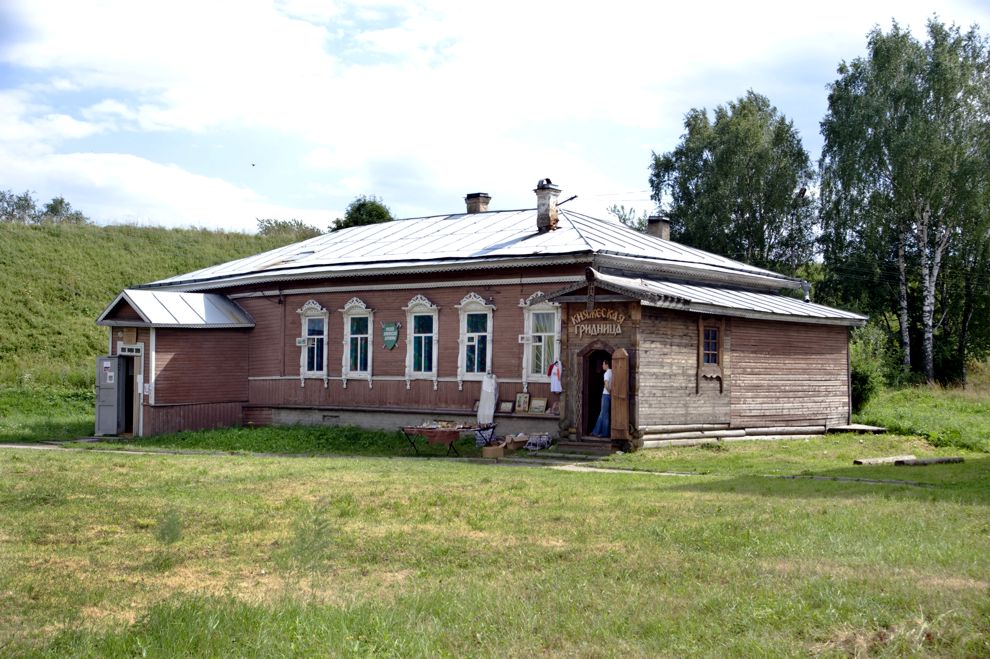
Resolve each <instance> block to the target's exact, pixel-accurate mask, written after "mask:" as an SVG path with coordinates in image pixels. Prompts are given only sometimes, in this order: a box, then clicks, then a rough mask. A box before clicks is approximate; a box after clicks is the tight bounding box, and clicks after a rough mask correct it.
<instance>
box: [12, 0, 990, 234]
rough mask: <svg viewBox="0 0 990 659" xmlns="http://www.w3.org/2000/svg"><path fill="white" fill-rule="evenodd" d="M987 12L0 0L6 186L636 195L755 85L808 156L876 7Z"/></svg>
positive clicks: (198, 195)
mask: <svg viewBox="0 0 990 659" xmlns="http://www.w3.org/2000/svg"><path fill="white" fill-rule="evenodd" d="M936 13H937V16H938V18H939V19H940V20H942V21H944V22H946V23H955V24H958V25H960V26H961V27H963V28H968V27H969V26H971V25H973V24H979V25H980V26H982V27H983V32H984V33H987V32H988V31H990V3H988V2H986V1H985V0H984V1H982V2H966V1H958V0H949V1H942V2H937V3H933V2H927V3H926V2H916V1H914V0H894V1H888V0H875V1H874V0H867V1H865V2H864V1H863V0H855V1H852V0H835V1H833V2H830V3H804V4H801V3H799V4H794V3H791V2H763V3H760V2H750V3H746V2H738V0H733V1H722V0H715V1H711V2H706V3H699V2H679V3H676V4H672V3H667V2H656V1H654V2H647V1H645V0H644V1H640V2H627V1H625V0H613V1H612V2H608V3H602V2H595V3H591V2H587V3H584V2H574V1H573V0H571V1H570V2H550V1H548V2H539V1H536V2H534V1H532V0H530V1H528V2H521V1H518V0H500V1H499V2H486V3H475V2H470V1H467V0H423V1H418V0H408V1H407V0H402V1H389V0H384V1H381V2H376V1H369V2H349V1H340V2H338V1H331V0H327V1H322V0H169V1H168V2H163V1H160V0H159V1H157V2H153V1H150V0H92V1H88V2H80V1H79V0H65V1H62V0H0V190H13V191H14V192H22V191H24V190H31V191H33V192H34V193H35V196H36V198H37V199H39V200H40V201H41V202H42V203H44V202H45V201H47V200H49V199H51V198H52V197H54V196H63V197H65V198H66V199H67V200H68V201H69V202H70V203H71V204H72V206H73V208H75V209H77V210H81V211H82V212H83V213H85V214H86V215H87V216H89V217H90V218H91V219H92V220H94V221H96V222H97V223H100V224H112V223H122V222H126V223H133V224H139V225H156V226H196V227H207V228H215V229H226V230H232V231H247V232H251V231H254V230H255V228H256V226H257V219H258V218H276V219H299V220H302V221H304V222H306V223H309V224H312V225H314V226H317V227H320V228H322V229H325V228H326V227H327V225H328V224H330V223H331V222H332V221H333V220H334V219H335V218H338V217H341V216H342V215H343V213H344V210H345V209H346V207H347V205H348V203H350V202H351V201H352V200H353V199H354V198H355V197H357V196H358V195H375V196H378V197H379V198H381V199H382V200H383V201H384V202H385V203H386V204H387V205H388V206H389V207H390V209H391V210H392V212H393V214H394V215H395V216H396V217H416V216H422V215H435V214H443V213H454V212H462V210H463V208H464V200H463V198H464V196H465V195H466V194H468V193H471V192H487V193H488V194H490V195H491V196H492V202H491V206H490V208H491V209H492V210H503V209H517V208H532V207H534V206H535V203H536V202H535V195H534V194H533V189H534V188H535V187H536V183H537V181H538V180H540V179H542V178H550V179H552V180H553V182H554V183H555V184H557V185H559V186H560V187H561V188H562V190H563V192H562V195H561V199H564V198H567V197H571V196H572V195H577V198H576V199H574V200H572V201H569V202H567V206H565V207H566V208H571V209H573V210H577V211H581V212H584V213H588V214H590V215H594V216H597V217H608V213H607V208H608V207H609V206H610V205H612V204H621V205H624V206H626V207H627V208H634V209H636V210H637V211H639V212H642V211H651V210H652V209H653V208H654V206H653V203H652V202H651V201H650V198H649V197H650V193H649V171H648V168H649V165H650V163H651V161H652V154H653V153H654V152H656V153H663V152H666V151H670V150H672V149H673V148H674V147H675V146H676V145H677V143H678V141H679V139H680V137H681V135H682V133H683V118H684V115H685V114H686V113H687V112H688V111H689V110H691V109H692V108H708V109H709V110H711V109H714V108H715V107H716V106H718V105H723V104H725V103H727V102H729V101H732V100H735V99H737V98H739V97H740V96H742V95H744V94H745V93H746V91H747V90H749V89H752V90H754V91H756V92H758V93H761V94H764V95H766V96H767V97H768V98H769V99H770V101H771V102H772V103H773V104H774V105H775V106H776V107H777V109H778V110H779V111H780V112H781V113H783V114H784V115H785V116H787V117H788V118H790V119H791V120H792V121H793V122H794V125H795V127H796V128H797V130H798V132H799V133H800V135H801V138H802V140H803V142H804V145H805V148H806V149H807V150H808V151H809V153H810V155H811V157H812V158H813V159H815V160H816V161H817V158H818V155H819V152H820V150H821V136H820V134H819V130H818V127H819V122H820V121H821V119H822V117H823V116H824V114H825V112H826V109H827V94H828V85H829V84H830V83H831V82H833V81H835V79H836V77H837V74H836V68H837V66H838V65H839V64H840V62H842V61H851V60H852V59H855V58H856V57H859V56H862V55H863V54H864V53H865V48H866V35H867V33H868V32H869V31H870V30H871V29H872V28H873V27H874V26H879V27H880V28H881V29H883V30H885V31H886V30H889V28H890V25H891V21H892V20H897V21H898V23H900V24H901V25H902V26H906V27H909V28H911V29H912V31H914V32H915V33H916V35H917V36H918V37H919V38H921V39H924V31H925V23H926V21H927V20H928V19H929V18H931V17H932V16H934V15H935V14H936Z"/></svg>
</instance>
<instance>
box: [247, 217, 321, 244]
mask: <svg viewBox="0 0 990 659" xmlns="http://www.w3.org/2000/svg"><path fill="white" fill-rule="evenodd" d="M256 219H257V221H258V235H259V236H269V237H273V238H278V239H280V240H285V241H286V242H287V243H297V242H300V241H302V240H306V239H308V238H315V237H316V236H319V235H321V234H322V233H323V232H322V231H320V230H319V229H317V228H316V227H314V226H312V225H309V224H306V223H305V222H303V221H302V220H297V219H291V220H276V219H271V218H260V217H259V218H256Z"/></svg>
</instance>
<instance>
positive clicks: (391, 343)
mask: <svg viewBox="0 0 990 659" xmlns="http://www.w3.org/2000/svg"><path fill="white" fill-rule="evenodd" d="M400 327H402V323H398V322H396V323H382V342H383V343H384V344H385V349H386V350H392V349H393V348H395V344H397V343H398V342H399V328H400Z"/></svg>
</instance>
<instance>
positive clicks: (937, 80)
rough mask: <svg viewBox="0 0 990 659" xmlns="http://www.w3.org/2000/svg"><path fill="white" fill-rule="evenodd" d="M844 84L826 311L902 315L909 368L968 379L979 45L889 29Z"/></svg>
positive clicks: (832, 101)
mask: <svg viewBox="0 0 990 659" xmlns="http://www.w3.org/2000/svg"><path fill="white" fill-rule="evenodd" d="M838 73H839V78H838V80H836V81H835V83H833V84H832V85H831V87H830V93H829V108H828V113H827V114H826V116H825V119H824V120H823V121H822V134H823V136H824V138H825V144H824V148H823V151H822V160H821V170H822V215H821V217H822V234H821V237H820V244H821V247H822V251H823V255H824V260H825V265H826V277H825V280H824V282H823V289H824V291H825V294H826V297H828V298H830V299H832V300H835V301H837V302H839V303H845V304H847V305H849V306H852V307H854V308H857V309H860V310H863V311H866V312H868V313H874V314H879V313H886V312H891V311H893V310H895V309H896V310H897V316H898V318H899V319H900V320H899V322H898V325H899V327H898V329H899V330H900V332H901V348H902V354H903V355H904V356H905V360H906V362H907V365H908V366H909V367H913V368H914V369H915V370H916V371H918V372H920V373H922V374H923V375H924V376H925V377H926V378H927V379H928V380H929V381H932V380H934V379H935V378H936V377H947V376H950V377H951V376H952V375H953V371H954V373H955V377H962V376H964V375H965V372H964V370H963V369H962V367H963V366H964V365H965V364H966V362H967V357H968V355H969V354H970V353H972V354H975V355H982V354H984V352H985V350H986V349H987V343H988V336H990V329H988V327H987V326H988V325H990V314H988V313H985V311H986V310H987V309H988V308H990V302H988V298H990V281H988V272H990V250H988V245H987V242H988V232H990V167H988V163H990V124H988V122H987V120H986V117H987V114H988V112H990V84H988V77H990V54H988V49H987V44H986V39H985V37H983V36H982V35H981V34H979V33H978V32H977V31H976V30H975V29H973V30H971V31H969V32H967V33H965V34H963V33H961V32H960V30H959V29H958V28H957V27H955V26H951V27H946V26H945V25H943V24H942V23H940V22H938V21H937V20H934V19H933V20H931V21H929V23H928V40H927V41H926V42H925V43H923V44H922V43H920V42H919V41H918V40H917V39H915V37H914V36H913V35H912V34H911V32H910V30H907V29H902V28H901V27H900V26H899V25H898V24H897V23H894V24H893V25H892V26H891V29H890V31H889V32H888V33H883V32H882V31H881V30H880V29H879V28H876V29H874V30H873V31H872V32H871V33H870V35H869V39H868V44H867V54H866V56H864V57H859V58H856V59H855V60H853V61H852V62H849V63H846V62H843V63H842V64H841V65H840V66H839V69H838ZM940 319H941V320H940ZM919 344H920V345H919ZM939 344H941V347H940V346H939ZM916 345H917V347H920V348H921V351H920V352H921V355H922V359H921V360H918V359H916V358H915V357H913V354H914V350H913V348H915V347H916ZM950 352H956V353H957V357H956V358H955V359H949V358H947V354H948V353H950ZM940 353H941V354H942V356H943V357H942V359H941V364H942V370H941V372H938V373H937V372H936V357H937V355H939V354H940ZM953 366H954V368H953Z"/></svg>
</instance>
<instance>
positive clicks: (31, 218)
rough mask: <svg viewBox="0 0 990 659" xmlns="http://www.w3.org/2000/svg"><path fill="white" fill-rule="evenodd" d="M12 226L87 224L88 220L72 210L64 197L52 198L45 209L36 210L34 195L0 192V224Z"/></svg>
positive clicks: (8, 191)
mask: <svg viewBox="0 0 990 659" xmlns="http://www.w3.org/2000/svg"><path fill="white" fill-rule="evenodd" d="M4 222H6V223H12V224H89V223H90V221H89V218H88V217H86V216H85V215H83V214H82V213H81V212H80V211H77V210H73V209H72V204H70V203H69V202H67V201H66V200H65V198H64V197H52V200H51V201H49V202H48V203H47V204H45V207H44V208H42V209H41V210H40V211H39V210H38V202H36V201H35V199H34V193H32V192H31V191H30V190H25V191H24V192H22V193H21V194H19V195H15V194H14V193H13V192H12V191H10V190H0V223H4Z"/></svg>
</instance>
